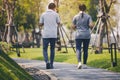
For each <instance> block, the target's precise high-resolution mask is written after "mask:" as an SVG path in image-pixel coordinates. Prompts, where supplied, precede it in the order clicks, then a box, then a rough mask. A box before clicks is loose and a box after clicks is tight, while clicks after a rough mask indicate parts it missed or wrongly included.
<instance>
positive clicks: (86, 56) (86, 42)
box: [83, 39, 90, 64]
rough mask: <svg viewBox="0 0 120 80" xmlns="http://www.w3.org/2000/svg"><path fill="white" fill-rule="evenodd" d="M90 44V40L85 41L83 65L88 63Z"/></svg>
mask: <svg viewBox="0 0 120 80" xmlns="http://www.w3.org/2000/svg"><path fill="white" fill-rule="evenodd" d="M89 42H90V39H84V40H83V51H84V54H83V64H86V63H87V59H88V47H89Z"/></svg>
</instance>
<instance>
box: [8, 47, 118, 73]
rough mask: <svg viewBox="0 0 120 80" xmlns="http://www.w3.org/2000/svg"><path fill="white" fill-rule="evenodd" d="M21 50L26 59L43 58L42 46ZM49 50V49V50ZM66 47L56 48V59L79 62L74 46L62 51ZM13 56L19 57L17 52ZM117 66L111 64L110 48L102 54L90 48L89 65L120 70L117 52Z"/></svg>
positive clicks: (11, 55)
mask: <svg viewBox="0 0 120 80" xmlns="http://www.w3.org/2000/svg"><path fill="white" fill-rule="evenodd" d="M20 51H21V57H20V58H24V59H33V60H43V54H42V47H41V48H25V53H23V52H22V49H21V50H20ZM48 51H49V50H48ZM64 51H65V49H64V48H62V51H61V52H58V51H57V50H56V55H55V61H56V62H64V63H70V64H77V59H76V54H75V53H74V51H73V49H72V48H68V53H62V52H64ZM9 56H10V57H12V58H17V55H16V53H12V54H10V55H9ZM117 58H118V59H117V66H116V67H112V66H111V55H110V54H109V53H108V50H103V53H102V54H94V53H93V52H92V53H91V50H89V57H88V65H89V66H92V67H97V68H104V69H107V70H110V71H115V72H120V53H117Z"/></svg>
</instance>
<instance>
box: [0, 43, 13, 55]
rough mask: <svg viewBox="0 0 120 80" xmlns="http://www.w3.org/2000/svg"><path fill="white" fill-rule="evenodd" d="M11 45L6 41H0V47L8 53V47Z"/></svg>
mask: <svg viewBox="0 0 120 80" xmlns="http://www.w3.org/2000/svg"><path fill="white" fill-rule="evenodd" d="M11 47H12V45H11V44H8V43H7V42H0V49H1V50H3V51H4V52H6V53H7V54H10V53H11V51H10V48H11Z"/></svg>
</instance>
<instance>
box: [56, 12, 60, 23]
mask: <svg viewBox="0 0 120 80" xmlns="http://www.w3.org/2000/svg"><path fill="white" fill-rule="evenodd" d="M56 22H57V23H60V17H59V15H58V14H57V17H56Z"/></svg>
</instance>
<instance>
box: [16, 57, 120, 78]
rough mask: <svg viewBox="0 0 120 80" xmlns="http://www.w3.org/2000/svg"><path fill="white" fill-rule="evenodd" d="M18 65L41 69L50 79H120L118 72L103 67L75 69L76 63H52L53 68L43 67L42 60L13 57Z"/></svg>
mask: <svg viewBox="0 0 120 80" xmlns="http://www.w3.org/2000/svg"><path fill="white" fill-rule="evenodd" d="M14 60H15V61H16V62H17V63H18V64H20V65H26V66H30V67H33V68H37V69H40V70H42V71H43V72H44V73H45V74H47V75H48V76H50V77H51V80H120V73H115V72H110V71H107V70H105V69H98V68H92V67H88V66H87V68H84V66H83V68H82V69H77V65H75V64H68V63H60V62H55V63H54V69H45V63H44V61H40V60H25V59H14Z"/></svg>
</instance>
